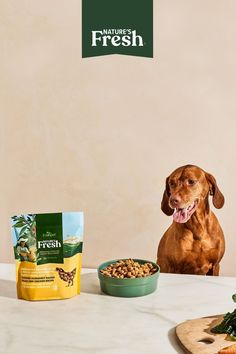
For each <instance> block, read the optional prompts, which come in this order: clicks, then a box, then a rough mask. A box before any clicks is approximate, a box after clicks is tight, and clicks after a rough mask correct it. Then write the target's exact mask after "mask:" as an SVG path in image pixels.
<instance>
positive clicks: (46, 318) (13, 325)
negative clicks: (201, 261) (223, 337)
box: [0, 264, 236, 354]
mask: <svg viewBox="0 0 236 354" xmlns="http://www.w3.org/2000/svg"><path fill="white" fill-rule="evenodd" d="M235 292H236V278H232V277H231V278H230V277H229V278H227V277H204V276H192V275H174V274H160V278H159V283H158V289H157V290H156V292H155V293H153V294H150V295H147V296H143V297H137V298H118V297H111V296H107V295H105V294H102V293H101V292H100V288H99V282H98V278H97V273H96V270H95V269H83V271H82V275H81V294H80V295H79V296H76V297H74V298H72V299H68V300H63V301H58V300H57V301H41V302H28V301H24V300H18V299H16V291H15V266H14V265H11V264H0V354H16V353H23V352H24V353H30V354H54V353H55V354H144V353H147V354H149V353H150V354H151V353H157V354H172V353H183V351H182V349H181V348H180V347H179V345H178V342H177V340H176V338H175V326H176V325H177V324H178V323H180V322H183V321H185V320H187V319H192V318H198V317H202V316H208V315H216V314H222V313H226V312H228V311H232V310H233V309H234V303H233V301H232V299H231V296H232V294H233V293H235ZM199 354H200V353H199Z"/></svg>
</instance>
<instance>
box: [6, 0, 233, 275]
mask: <svg viewBox="0 0 236 354" xmlns="http://www.w3.org/2000/svg"><path fill="white" fill-rule="evenodd" d="M157 5H158V6H157ZM80 11H81V3H80V1H78V0H70V1H66V0H50V1H48V0H41V1H38V0H27V1H26V0H22V1H18V0H13V1H8V0H1V1H0V14H1V15H0V18H1V20H0V46H1V48H0V53H1V55H0V92H1V94H0V99H1V104H0V111H1V114H0V119H1V130H0V154H1V173H0V188H1V194H0V195H1V197H0V223H1V237H0V260H1V262H12V261H13V257H12V253H13V252H12V244H11V237H10V232H9V218H10V216H11V215H13V214H15V213H22V212H47V211H48V212H49V211H61V210H64V211H69V210H83V211H84V212H85V222H86V223H85V243H84V258H83V259H84V266H97V265H98V264H99V263H100V262H102V261H105V260H107V259H112V258H117V257H142V258H148V259H155V256H156V248H157V244H158V242H159V239H160V237H161V236H162V234H163V232H164V230H165V229H166V228H167V226H168V225H169V224H170V223H171V218H168V217H167V216H165V215H164V214H162V212H161V211H160V201H161V196H162V192H163V187H164V180H165V177H166V175H167V174H169V173H170V172H171V171H172V170H173V169H174V168H175V167H177V166H179V165H182V164H185V163H189V162H190V163H194V164H198V165H200V166H201V167H203V168H204V169H206V170H207V171H209V172H211V173H213V174H214V175H215V176H216V178H217V180H218V184H219V186H220V188H221V189H222V191H223V193H224V194H225V197H226V205H225V207H224V208H223V209H222V210H219V211H218V210H217V211H216V214H217V216H218V218H219V220H220V222H221V224H222V226H223V229H224V231H225V235H226V240H227V241H226V242H227V248H226V254H225V257H224V260H223V262H222V274H224V275H236V257H235V249H236V235H235V234H236V217H235V207H234V203H235V199H236V196H235V189H234V188H233V186H234V184H235V173H236V168H235V151H236V139H235V132H236V129H235V128H236V118H235V116H236V114H235V113H236V99H235V92H236V84H235V82H236V70H235V69H236V46H235V39H236V23H235V12H236V2H235V1H233V0H231V1H230V0H225V1H222V0H204V1H203V0H178V1H177V0H160V1H159V3H158V4H157V3H156V4H155V21H156V28H155V58H154V59H145V58H136V57H130V56H105V57H98V58H89V59H81V18H80V17H81V13H80Z"/></svg>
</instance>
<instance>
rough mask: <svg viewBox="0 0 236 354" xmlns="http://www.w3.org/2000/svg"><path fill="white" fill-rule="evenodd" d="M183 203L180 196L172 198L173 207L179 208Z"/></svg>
mask: <svg viewBox="0 0 236 354" xmlns="http://www.w3.org/2000/svg"><path fill="white" fill-rule="evenodd" d="M180 202H181V198H180V196H179V195H173V196H171V197H170V203H171V204H172V205H173V206H177V205H178V204H179V203H180Z"/></svg>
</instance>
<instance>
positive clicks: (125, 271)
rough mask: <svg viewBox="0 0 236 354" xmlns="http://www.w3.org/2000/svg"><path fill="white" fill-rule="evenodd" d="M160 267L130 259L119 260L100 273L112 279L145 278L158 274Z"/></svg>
mask: <svg viewBox="0 0 236 354" xmlns="http://www.w3.org/2000/svg"><path fill="white" fill-rule="evenodd" d="M157 270H158V267H157V266H156V267H155V266H154V265H153V264H152V263H150V262H146V263H139V262H137V261H134V260H133V259H131V258H129V259H126V260H122V259H120V260H118V261H117V262H116V263H112V264H109V265H108V266H107V267H106V268H103V269H101V270H100V273H101V274H102V275H104V276H107V277H110V278H118V279H124V278H143V277H147V276H150V275H152V274H154V273H156V272H157Z"/></svg>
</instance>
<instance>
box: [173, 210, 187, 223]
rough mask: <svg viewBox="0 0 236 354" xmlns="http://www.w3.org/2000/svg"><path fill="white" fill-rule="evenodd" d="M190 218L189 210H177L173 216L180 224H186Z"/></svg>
mask: <svg viewBox="0 0 236 354" xmlns="http://www.w3.org/2000/svg"><path fill="white" fill-rule="evenodd" d="M188 218H189V215H188V211H187V208H184V209H176V210H175V212H174V214H173V219H174V221H176V222H179V223H184V222H186V221H188Z"/></svg>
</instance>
